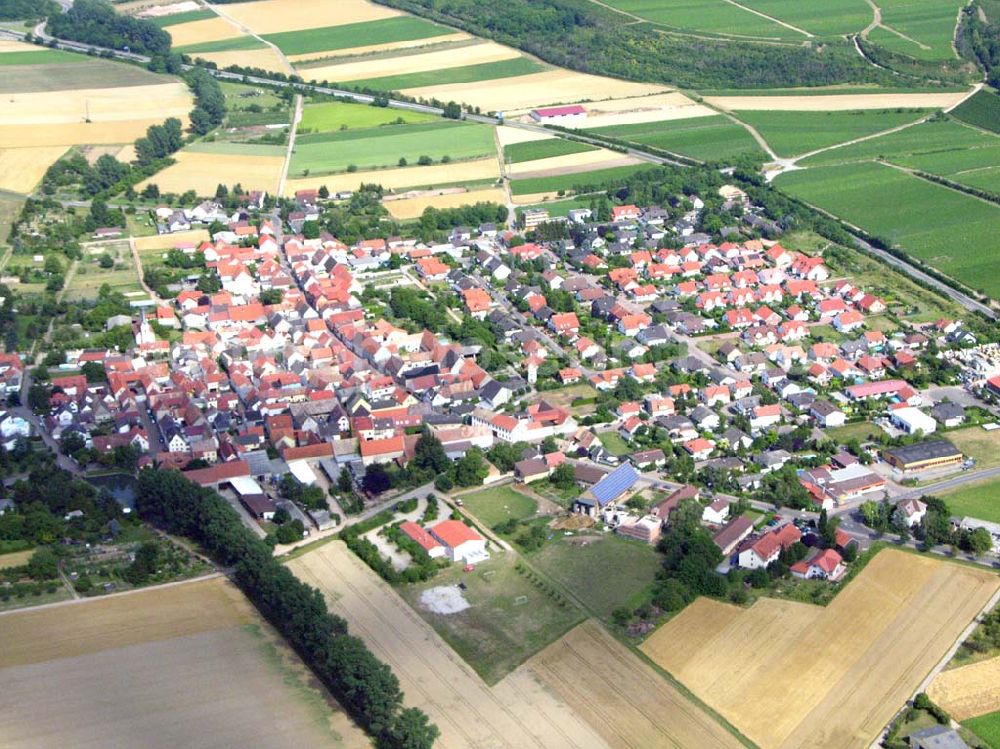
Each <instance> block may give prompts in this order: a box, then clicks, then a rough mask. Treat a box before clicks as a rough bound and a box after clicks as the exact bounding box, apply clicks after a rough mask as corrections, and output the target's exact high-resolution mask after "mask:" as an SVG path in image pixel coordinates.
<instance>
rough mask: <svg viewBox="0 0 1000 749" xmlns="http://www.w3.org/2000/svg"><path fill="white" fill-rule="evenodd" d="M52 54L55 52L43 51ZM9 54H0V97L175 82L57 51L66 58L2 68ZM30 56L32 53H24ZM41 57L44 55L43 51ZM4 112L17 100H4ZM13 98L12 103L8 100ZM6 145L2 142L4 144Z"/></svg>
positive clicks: (117, 64)
mask: <svg viewBox="0 0 1000 749" xmlns="http://www.w3.org/2000/svg"><path fill="white" fill-rule="evenodd" d="M47 51H51V52H55V50H47ZM11 54H17V55H19V54H20V53H10V52H7V53H4V54H0V70H2V73H0V94H30V93H44V92H47V91H71V90H75V89H95V90H96V89H103V88H128V87H131V86H148V85H151V84H157V83H163V82H165V81H171V80H176V79H173V78H169V77H167V76H162V75H157V74H156V73H150V72H149V71H147V70H145V69H143V68H139V67H136V66H134V65H122V64H120V63H114V62H110V61H108V60H99V59H95V58H92V57H88V56H86V55H77V54H73V53H71V52H60V53H59V54H60V55H66V56H67V58H69V59H63V58H61V57H60V60H59V61H58V62H40V63H36V62H31V63H26V64H16V65H5V64H3V63H2V61H3V60H4V59H5V58H6V57H7V56H8V55H11ZM27 54H34V52H31V53H27ZM43 54H45V52H43ZM6 98H7V101H5V102H4V104H5V109H16V106H17V104H18V99H17V98H15V97H6ZM12 98H13V101H11V99H12ZM0 142H2V141H0ZM5 145H6V143H5Z"/></svg>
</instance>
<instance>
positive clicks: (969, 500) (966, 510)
mask: <svg viewBox="0 0 1000 749" xmlns="http://www.w3.org/2000/svg"><path fill="white" fill-rule="evenodd" d="M942 498H943V499H944V500H945V501H946V502H947V503H948V509H949V510H950V511H951V514H952V515H955V516H957V517H973V518H979V519H980V520H989V521H990V522H991V523H1000V480H996V479H993V480H987V481H982V482H980V483H976V484H967V485H966V486H963V487H962V488H961V489H958V490H957V491H954V492H951V493H948V494H945V495H943V497H942Z"/></svg>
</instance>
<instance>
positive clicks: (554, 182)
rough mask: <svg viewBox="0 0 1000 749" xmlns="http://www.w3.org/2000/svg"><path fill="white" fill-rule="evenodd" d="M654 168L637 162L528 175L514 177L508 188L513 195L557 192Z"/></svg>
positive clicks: (619, 178) (595, 184) (597, 184)
mask: <svg viewBox="0 0 1000 749" xmlns="http://www.w3.org/2000/svg"><path fill="white" fill-rule="evenodd" d="M653 168H655V167H654V166H653V165H652V164H637V165H635V166H615V167H610V168H608V169H595V170H594V171H590V172H578V173H576V174H560V175H557V176H554V177H530V178H528V179H516V180H514V181H512V182H511V183H510V190H511V192H512V193H514V194H515V195H529V194H531V193H536V192H558V191H559V190H572V189H574V188H575V187H577V186H579V187H581V188H591V187H599V186H600V185H602V184H604V183H605V182H609V181H612V180H622V179H626V178H627V177H629V176H631V175H633V174H635V173H636V172H641V171H646V170H647V169H653Z"/></svg>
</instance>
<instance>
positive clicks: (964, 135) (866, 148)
mask: <svg viewBox="0 0 1000 749" xmlns="http://www.w3.org/2000/svg"><path fill="white" fill-rule="evenodd" d="M996 144H997V139H996V138H995V137H994V136H992V135H990V134H989V133H986V132H983V131H981V130H977V129H976V128H973V127H968V126H966V125H963V124H961V123H959V122H955V121H953V120H950V119H940V120H933V121H930V122H922V123H920V124H919V125H914V126H913V127H908V128H906V129H905V130H900V131H899V132H898V133H890V134H889V135H884V136H881V137H878V138H872V139H871V140H866V141H864V142H862V143H855V144H854V145H851V146H844V147H843V148H834V149H831V150H829V151H825V152H823V153H821V154H817V155H816V156H810V157H809V158H807V159H803V160H802V161H801V162H800V165H801V166H820V165H825V164H843V163H846V162H851V161H866V160H870V159H874V158H880V157H881V158H886V159H890V160H893V159H894V158H895V157H897V156H900V155H908V154H928V153H941V152H945V151H951V152H958V151H960V150H962V149H966V148H979V147H982V146H995V145H996Z"/></svg>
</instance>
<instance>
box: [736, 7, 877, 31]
mask: <svg viewBox="0 0 1000 749" xmlns="http://www.w3.org/2000/svg"><path fill="white" fill-rule="evenodd" d="M741 4H742V5H746V6H747V7H748V8H753V9H754V10H757V11H760V12H761V13H765V14H767V15H769V16H772V17H774V18H778V19H780V20H782V21H784V22H785V23H790V24H792V25H793V26H796V27H798V28H800V29H804V30H805V31H809V32H811V33H813V34H817V35H835V36H837V35H841V34H850V33H853V32H857V31H861V29H863V28H864V27H865V26H867V25H868V23H869V22H870V21H871V20H872V10H871V8H870V7H868V4H867V3H865V2H864V0H830V1H829V2H824V3H823V4H822V5H821V6H820V5H815V4H813V3H804V2H802V1H801V0H742V2H741Z"/></svg>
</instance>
